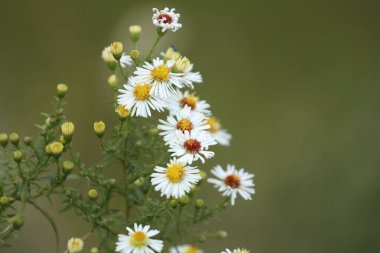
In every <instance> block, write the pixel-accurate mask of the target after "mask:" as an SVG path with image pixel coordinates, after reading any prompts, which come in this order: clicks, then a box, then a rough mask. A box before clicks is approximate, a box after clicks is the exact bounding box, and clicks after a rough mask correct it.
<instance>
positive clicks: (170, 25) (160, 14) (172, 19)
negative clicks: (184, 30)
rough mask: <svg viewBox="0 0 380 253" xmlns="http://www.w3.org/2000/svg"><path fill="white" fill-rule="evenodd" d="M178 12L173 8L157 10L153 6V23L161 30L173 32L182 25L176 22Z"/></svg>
mask: <svg viewBox="0 0 380 253" xmlns="http://www.w3.org/2000/svg"><path fill="white" fill-rule="evenodd" d="M179 17H180V14H179V13H175V9H174V8H173V9H170V10H169V8H165V9H163V10H158V9H157V8H153V17H152V21H153V24H154V25H155V26H157V27H159V28H161V29H160V30H161V32H165V31H166V30H172V31H173V32H175V31H177V30H178V29H180V28H181V27H182V24H180V23H178V20H179Z"/></svg>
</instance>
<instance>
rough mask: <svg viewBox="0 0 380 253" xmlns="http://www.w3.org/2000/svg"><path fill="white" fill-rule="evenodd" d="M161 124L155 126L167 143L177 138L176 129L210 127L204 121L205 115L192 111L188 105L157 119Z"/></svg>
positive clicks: (199, 129) (183, 130)
mask: <svg viewBox="0 0 380 253" xmlns="http://www.w3.org/2000/svg"><path fill="white" fill-rule="evenodd" d="M159 121H160V123H161V124H159V125H158V126H157V128H158V129H160V130H162V132H161V133H160V135H163V136H164V141H165V142H166V143H167V144H169V143H170V142H172V141H174V140H175V139H177V130H181V131H182V132H185V131H189V132H191V131H204V130H207V129H209V128H210V125H209V124H208V123H207V122H206V121H205V117H204V115H203V114H201V113H197V112H192V111H191V108H190V107H189V106H185V107H184V108H183V109H182V110H180V111H179V112H177V113H176V114H175V115H169V116H168V117H167V119H166V121H164V120H161V119H160V120H159Z"/></svg>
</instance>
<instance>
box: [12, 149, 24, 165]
mask: <svg viewBox="0 0 380 253" xmlns="http://www.w3.org/2000/svg"><path fill="white" fill-rule="evenodd" d="M22 157H23V154H22V152H21V151H20V150H16V151H15V152H13V160H15V162H17V163H19V162H21V160H22Z"/></svg>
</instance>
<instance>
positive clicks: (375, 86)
mask: <svg viewBox="0 0 380 253" xmlns="http://www.w3.org/2000/svg"><path fill="white" fill-rule="evenodd" d="M165 6H169V7H175V8H177V9H178V11H179V12H180V13H181V15H182V17H181V23H183V29H182V30H180V31H178V32H176V33H175V34H170V35H169V36H167V37H166V38H165V40H164V41H163V42H162V43H161V44H160V49H164V48H166V47H167V46H168V45H171V44H174V45H176V46H177V47H178V48H179V49H180V50H181V51H182V52H184V54H186V55H187V56H189V58H190V59H191V60H192V61H193V62H195V64H196V69H197V70H200V71H201V72H202V74H203V76H204V79H205V83H204V84H202V85H201V86H199V88H198V95H200V96H201V97H202V98H204V99H206V100H207V101H209V102H210V103H211V105H212V108H213V112H214V113H215V114H216V115H217V116H218V117H219V118H221V119H222V123H223V125H224V127H226V128H228V129H229V131H230V132H231V133H232V134H233V136H234V137H233V142H232V146H231V147H230V148H228V149H225V148H217V150H216V151H217V155H216V157H215V158H214V159H212V160H210V161H209V162H208V163H207V165H206V166H205V168H211V167H212V166H213V165H215V164H218V163H221V164H226V163H228V162H232V163H235V164H237V165H238V166H241V167H244V168H246V169H248V170H250V171H252V172H254V173H255V175H256V178H255V180H256V191H257V194H256V195H255V197H254V200H253V201H251V202H247V201H241V200H240V201H238V203H237V206H236V207H235V208H230V209H228V211H227V212H225V213H224V214H223V215H222V216H221V217H220V219H219V221H217V222H214V225H213V227H214V228H215V229H226V230H228V232H229V237H228V239H226V240H224V241H217V240H210V241H208V242H207V243H206V244H204V245H202V247H203V248H204V249H206V250H207V252H220V250H222V249H224V248H225V247H230V248H233V247H237V246H243V247H247V248H250V249H252V250H254V252H255V253H256V252H259V253H260V252H261V253H277V252H282V253H295V252H300V253H301V252H308V253H314V252H315V253H317V252H318V253H320V252H326V253H328V252H334V253H335V252H345V253H349V252H380V245H379V239H380V217H379V213H380V201H379V200H380V183H379V179H380V159H379V151H380V146H379V144H380V132H379V127H380V124H379V123H380V122H379V119H380V103H379V95H380V89H379V81H380V49H379V45H380V43H379V42H380V41H379V39H380V30H379V24H380V15H379V14H378V10H379V7H380V4H379V2H377V1H370V0H335V1H328V0H307V1H305V0H288V1H283V0H266V1H260V0H253V1H248V0H234V1H225V0H220V1H200V0H191V1H189V0H188V1H184V0H176V1H175V0H172V1H157V0H156V1H153V0H145V1H127V0H123V1H121V0H109V1H88V0H82V1H75V0H66V1H46V0H38V1H35V0H22V1H21V0H20V1H6V2H3V3H2V7H1V11H0V12H1V15H0V130H1V131H6V132H11V131H17V132H19V133H20V134H21V135H33V134H34V133H37V129H36V128H35V127H34V126H33V124H34V123H37V122H40V121H41V120H42V117H41V116H40V115H39V112H41V111H49V109H50V100H51V97H52V96H53V94H54V91H55V85H56V84H57V83H59V82H65V83H67V84H68V85H69V87H70V89H69V95H68V100H69V104H68V106H67V109H66V112H67V115H68V116H69V119H70V120H72V121H73V122H75V124H76V138H75V145H76V149H77V150H79V151H81V152H82V156H83V159H84V160H85V161H87V162H88V163H91V161H94V159H95V157H96V156H98V155H99V154H100V152H99V150H98V149H97V148H95V147H96V146H97V145H96V144H97V140H96V138H95V137H94V135H93V133H92V131H91V127H92V123H93V121H95V120H99V119H102V120H104V121H105V122H107V123H112V122H114V120H115V115H114V112H113V108H112V106H111V105H110V101H111V95H112V94H111V91H110V90H109V88H108V86H107V83H106V80H107V77H108V75H109V74H110V73H109V71H108V70H107V68H106V67H105V66H104V64H103V62H102V61H101V59H100V52H101V50H102V49H103V47H104V46H106V45H108V44H109V43H110V42H112V41H114V40H121V41H123V42H124V43H125V44H127V45H128V26H129V25H130V24H141V25H142V26H143V34H142V40H143V41H144V43H142V44H141V46H140V48H141V49H142V50H144V49H146V48H147V47H148V46H149V45H150V43H151V41H152V40H153V37H154V28H153V26H152V25H151V21H150V20H151V14H152V13H151V8H152V7H165ZM217 198H219V195H218V194H217V193H216V191H215V190H213V189H212V188H211V187H210V188H209V196H208V199H210V201H213V200H214V199H217ZM46 206H47V207H48V208H49V210H50V211H51V212H52V213H53V216H54V217H56V218H57V219H58V225H59V227H60V231H61V234H62V239H63V243H62V245H61V247H62V251H63V248H64V241H65V240H66V239H68V238H69V237H70V236H72V235H78V236H80V235H83V234H85V233H86V231H87V229H88V227H87V226H86V225H85V224H83V223H82V222H81V221H80V220H78V219H76V218H75V216H74V215H72V214H70V213H67V214H64V215H58V213H57V210H56V208H55V207H49V205H47V204H46ZM50 229H51V228H50V227H49V225H48V223H47V222H46V221H45V220H44V219H43V217H41V216H40V215H39V214H38V213H37V212H35V211H34V210H33V208H30V209H29V210H28V212H27V223H26V225H25V227H24V229H23V230H22V232H21V233H20V234H19V238H18V239H16V240H14V241H13V244H14V247H13V248H12V249H1V250H0V251H1V253H8V252H9V253H16V252H26V251H27V252H40V253H50V252H53V250H54V246H53V245H54V236H53V233H52V232H51V230H50ZM86 250H87V251H89V248H86Z"/></svg>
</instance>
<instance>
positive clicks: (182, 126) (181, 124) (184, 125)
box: [177, 118, 193, 132]
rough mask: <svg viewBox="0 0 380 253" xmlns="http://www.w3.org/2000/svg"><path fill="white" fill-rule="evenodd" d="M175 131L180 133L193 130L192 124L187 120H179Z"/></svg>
mask: <svg viewBox="0 0 380 253" xmlns="http://www.w3.org/2000/svg"><path fill="white" fill-rule="evenodd" d="M177 129H178V130H181V131H182V132H185V131H191V130H192V129H193V124H192V123H191V121H190V120H189V119H186V118H185V119H181V120H180V121H178V123H177Z"/></svg>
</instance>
